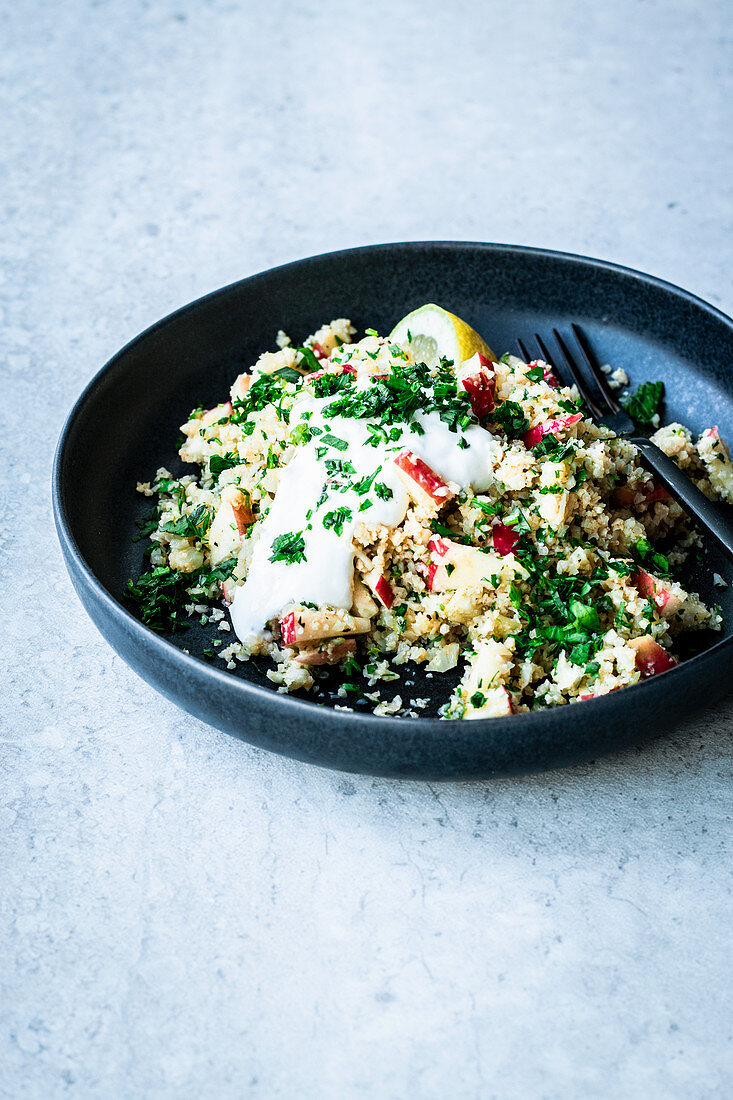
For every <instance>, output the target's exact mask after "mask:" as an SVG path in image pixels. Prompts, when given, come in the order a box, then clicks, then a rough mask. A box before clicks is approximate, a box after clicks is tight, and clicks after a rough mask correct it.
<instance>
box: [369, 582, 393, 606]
mask: <svg viewBox="0 0 733 1100" xmlns="http://www.w3.org/2000/svg"><path fill="white" fill-rule="evenodd" d="M374 595H375V596H376V597H377V599H378V600H381V601H382V603H383V604H384V606H385V607H386V608H387V610H388V611H389V609H390V608H391V606H392V604H393V603H394V592H393V591H392V589H391V587H390V585H389V581H387V580H386V579H385V578H384V577H380V578H379V580H378V581H377V583H376V584H375V586H374Z"/></svg>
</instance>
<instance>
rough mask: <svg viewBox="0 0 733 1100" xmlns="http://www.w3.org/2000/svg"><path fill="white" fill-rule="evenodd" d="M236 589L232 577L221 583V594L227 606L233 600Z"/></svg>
mask: <svg viewBox="0 0 733 1100" xmlns="http://www.w3.org/2000/svg"><path fill="white" fill-rule="evenodd" d="M236 587H237V584H236V581H235V580H234V578H233V577H227V579H226V580H225V581H222V582H221V594H222V598H223V600H224V603H225V604H227V605H229V604H230V603H231V602H232V600H233V599H234V589H235V588H236Z"/></svg>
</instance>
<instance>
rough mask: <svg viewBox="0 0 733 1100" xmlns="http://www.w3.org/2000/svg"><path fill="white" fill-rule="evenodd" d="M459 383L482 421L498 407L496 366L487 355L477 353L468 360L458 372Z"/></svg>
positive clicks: (472, 408) (474, 413) (477, 416)
mask: <svg viewBox="0 0 733 1100" xmlns="http://www.w3.org/2000/svg"><path fill="white" fill-rule="evenodd" d="M458 381H459V382H460V384H461V385H462V386H463V388H464V390H465V391H466V393H467V394H468V398H469V401H470V402H471V410H472V412H473V415H474V416H475V417H476V418H477V419H478V420H482V419H483V418H484V417H485V416H486V414H487V413H490V412H493V410H494V408H495V407H496V401H495V396H494V395H495V392H496V375H495V374H494V364H493V363H492V362H491V360H490V359H489V357H488V356H487V355H482V354H481V352H480V351H477V352H476V354H475V355H472V356H471V358H470V359H466V361H465V363H462V364H461V366H460V368H459V370H458Z"/></svg>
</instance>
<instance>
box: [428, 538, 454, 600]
mask: <svg viewBox="0 0 733 1100" xmlns="http://www.w3.org/2000/svg"><path fill="white" fill-rule="evenodd" d="M449 549H450V543H448V542H446V541H445V539H439V538H432V539H431V540H430V542H429V543H428V550H429V551H430V560H429V562H428V592H433V591H435V590H434V588H433V582H434V580H435V574H436V573H437V572H438V569H439V567H440V562H439V561H438V560H437V559H438V558H443V557H445V555H446V554H447V553H448V551H449Z"/></svg>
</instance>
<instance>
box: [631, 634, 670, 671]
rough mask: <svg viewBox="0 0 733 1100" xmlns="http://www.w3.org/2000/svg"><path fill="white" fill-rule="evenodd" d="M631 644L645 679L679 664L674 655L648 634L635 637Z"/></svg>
mask: <svg viewBox="0 0 733 1100" xmlns="http://www.w3.org/2000/svg"><path fill="white" fill-rule="evenodd" d="M629 645H630V646H631V648H632V649H633V650H634V652H635V653H636V667H637V669H638V670H639V672H640V673H641V675H642V678H643V679H645V680H646V679H647V678H648V677H649V676H656V675H657V674H658V673H660V672H666V671H667V669H668V668H674V667H675V665H676V664H677V662H676V661H675V659H674V657H673V656H672V655H671V654H670V653H669V652H668V651H667V650H666V649H664V648H663V647H662V646H660V644H659V642H655V641H654V639H653V638H651V637H650V636H649V635H648V634H644V635H642V637H641V638H634V639H633V640H632V641H630V642H629Z"/></svg>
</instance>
